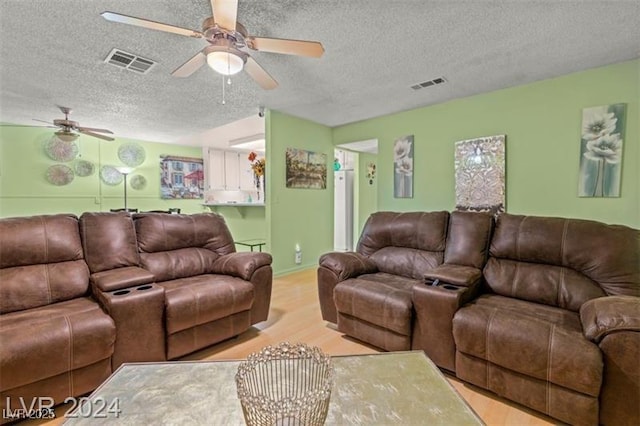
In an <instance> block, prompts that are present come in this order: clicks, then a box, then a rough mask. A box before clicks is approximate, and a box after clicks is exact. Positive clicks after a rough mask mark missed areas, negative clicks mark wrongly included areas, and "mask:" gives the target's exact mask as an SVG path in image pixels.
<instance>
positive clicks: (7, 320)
mask: <svg viewBox="0 0 640 426" xmlns="http://www.w3.org/2000/svg"><path fill="white" fill-rule="evenodd" d="M115 340H116V328H115V325H114V322H113V320H112V319H111V317H109V316H108V315H107V314H105V313H104V312H103V310H102V309H101V308H100V305H99V304H98V303H97V302H96V301H95V300H94V299H93V298H92V297H91V292H90V288H89V270H88V269H87V265H86V263H85V261H84V258H83V251H82V245H81V242H80V233H79V231H78V219H77V218H76V217H75V216H72V215H51V216H33V217H28V218H11V219H2V220H0V408H1V409H2V412H3V413H7V412H8V411H11V410H17V409H18V408H20V407H21V401H20V398H22V401H23V402H24V404H25V405H26V407H29V406H30V404H31V403H32V402H34V401H35V400H34V398H46V399H44V400H42V401H43V403H44V404H45V405H46V404H47V403H48V402H49V401H50V400H48V399H49V398H50V399H51V400H52V401H55V403H60V402H62V401H63V400H64V399H65V398H66V397H69V396H79V395H82V394H85V393H87V392H89V391H91V390H93V389H94V388H96V387H97V386H98V385H99V384H100V383H102V381H103V380H104V379H106V378H107V377H108V376H109V374H111V355H112V353H113V348H114V341H115ZM7 402H9V404H8V405H7ZM35 407H38V405H35ZM5 410H8V411H5ZM3 417H5V416H3ZM8 420H10V419H8V418H2V419H1V421H0V422H6V421H8Z"/></svg>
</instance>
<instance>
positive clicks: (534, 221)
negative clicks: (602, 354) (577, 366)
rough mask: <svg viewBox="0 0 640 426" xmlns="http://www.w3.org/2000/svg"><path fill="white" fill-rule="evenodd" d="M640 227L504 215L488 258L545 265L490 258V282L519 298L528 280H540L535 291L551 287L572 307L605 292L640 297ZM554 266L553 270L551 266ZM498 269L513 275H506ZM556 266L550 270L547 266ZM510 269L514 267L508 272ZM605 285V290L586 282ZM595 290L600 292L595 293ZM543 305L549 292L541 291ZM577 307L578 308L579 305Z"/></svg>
mask: <svg viewBox="0 0 640 426" xmlns="http://www.w3.org/2000/svg"><path fill="white" fill-rule="evenodd" d="M639 245H640V231H638V230H635V229H632V228H629V227H626V226H621V225H606V224H604V223H599V222H594V221H588V220H579V219H563V218H552V217H532V216H518V215H511V214H506V213H505V214H502V215H500V217H499V218H498V221H497V225H496V230H495V233H494V237H493V239H492V240H491V248H490V256H491V257H493V258H497V259H504V260H511V261H514V262H518V263H519V265H520V267H522V266H523V265H524V264H527V263H528V264H534V265H536V264H537V265H541V266H542V268H541V269H533V268H531V269H528V270H526V271H520V272H518V271H517V269H516V268H518V266H513V267H509V266H504V265H505V264H504V263H496V262H489V263H488V264H487V267H486V268H485V275H486V277H487V284H488V285H489V286H490V287H491V289H492V290H493V291H495V292H496V293H499V294H503V295H507V296H513V297H521V294H520V289H521V288H524V286H523V285H522V284H524V281H529V282H531V281H533V280H532V278H531V276H530V275H529V274H531V273H534V274H535V276H534V278H535V280H536V281H537V283H536V286H537V290H536V291H533V292H530V293H529V295H527V296H525V295H522V296H523V297H524V298H529V299H531V297H530V294H531V293H536V292H537V291H539V290H540V289H542V288H543V287H545V288H546V287H553V288H554V289H555V292H556V294H557V295H556V296H555V299H556V300H558V301H562V300H567V301H570V302H569V304H568V305H563V304H562V303H559V304H557V306H560V307H566V308H568V309H572V310H576V311H577V309H579V307H580V305H581V304H582V303H584V302H586V300H590V299H591V298H594V297H599V296H604V295H605V293H604V292H606V294H607V295H630V296H639V295H640V259H639V258H638V246H639ZM553 266H555V268H553ZM497 267H500V268H502V269H504V271H505V272H507V273H510V274H511V275H513V280H511V279H509V278H508V277H505V276H504V274H503V273H502V271H493V270H492V269H493V268H497ZM549 267H552V268H549ZM507 269H512V270H513V272H512V273H511V272H509V270H507ZM594 285H597V286H599V287H600V288H602V290H603V291H604V292H597V291H594V290H593V289H588V290H584V289H583V286H590V287H593V286H594ZM596 293H599V294H598V295H596ZM540 294H541V299H539V300H534V301H538V302H540V303H549V302H548V300H549V290H548V289H545V290H544V291H542V292H541V293H540ZM576 306H577V308H576Z"/></svg>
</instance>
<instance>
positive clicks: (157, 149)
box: [0, 127, 266, 240]
mask: <svg viewBox="0 0 640 426" xmlns="http://www.w3.org/2000/svg"><path fill="white" fill-rule="evenodd" d="M51 135H52V131H51V130H49V129H40V128H29V127H0V217H11V216H29V215H35V214H49V213H74V214H76V215H80V214H81V213H83V212H86V211H109V209H112V208H122V207H124V204H123V203H124V201H123V200H124V186H123V184H122V183H121V184H119V185H115V186H110V185H106V184H104V183H103V182H102V181H101V179H100V176H99V168H100V166H99V165H100V164H105V165H114V166H121V165H123V164H122V162H121V161H120V160H119V159H118V147H119V146H120V145H121V144H122V143H126V142H135V143H138V144H140V145H141V146H142V147H143V148H144V150H145V153H146V159H145V161H144V163H142V164H141V165H140V166H138V167H136V169H135V171H134V173H133V174H134V175H135V174H140V175H142V176H144V177H145V178H146V180H147V185H146V187H145V188H144V189H141V190H134V189H133V188H131V185H130V184H131V181H130V179H129V181H128V187H127V188H128V189H127V204H128V206H129V207H132V208H137V209H138V210H139V211H146V210H166V209H168V208H169V207H179V208H180V209H181V210H182V213H199V212H203V211H208V210H207V209H205V208H204V207H203V206H202V202H203V200H200V199H198V200H163V199H161V198H160V169H159V164H160V156H161V155H175V156H185V157H195V158H202V148H201V147H191V146H181V145H170V144H162V143H153V142H146V141H138V140H132V139H126V138H117V139H116V140H115V141H113V142H107V141H102V140H100V139H96V138H92V137H88V136H84V135H82V136H80V138H78V142H77V143H78V144H79V147H80V154H79V155H80V156H79V157H78V158H81V159H83V160H87V161H91V162H93V163H94V164H96V170H95V172H94V174H93V175H91V176H87V177H79V176H76V177H75V178H74V180H73V181H72V182H71V183H70V184H68V185H65V186H55V185H52V184H50V183H49V182H47V180H46V179H45V173H46V170H47V168H48V167H49V166H52V165H54V164H58V163H57V162H56V161H54V160H52V159H50V158H49V157H48V156H47V155H46V154H45V152H44V149H43V145H44V143H45V142H46V141H48V140H49V139H50V138H51ZM64 164H66V165H68V166H70V167H72V166H73V161H71V162H68V163H64ZM219 213H221V214H222V215H223V216H225V219H226V220H227V222H228V224H229V227H230V228H231V232H232V233H233V235H234V238H235V239H238V240H239V239H248V238H257V237H264V236H265V234H266V232H265V219H264V218H265V212H264V209H263V208H255V209H252V210H249V209H247V212H242V213H243V214H244V217H243V216H242V215H241V214H240V213H241V212H239V211H238V210H237V209H233V208H229V209H226V208H224V209H220V211H219Z"/></svg>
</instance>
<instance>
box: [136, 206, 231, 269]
mask: <svg viewBox="0 0 640 426" xmlns="http://www.w3.org/2000/svg"><path fill="white" fill-rule="evenodd" d="M158 214H162V213H158ZM166 216H170V215H166ZM219 257H220V256H218V255H217V254H216V253H215V252H213V251H211V250H207V249H203V248H197V247H191V248H183V249H178V250H170V251H160V252H157V253H141V254H140V259H141V262H142V267H143V268H144V269H146V270H148V271H149V272H151V273H152V274H153V276H154V277H155V279H156V281H167V280H174V279H178V278H187V277H192V276H195V275H202V274H208V273H211V272H213V271H214V267H213V264H214V262H215V261H216V259H218V258H219Z"/></svg>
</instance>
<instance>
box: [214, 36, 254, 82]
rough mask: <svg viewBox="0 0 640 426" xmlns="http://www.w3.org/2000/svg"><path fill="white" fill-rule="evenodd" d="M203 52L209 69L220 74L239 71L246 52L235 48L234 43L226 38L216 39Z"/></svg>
mask: <svg viewBox="0 0 640 426" xmlns="http://www.w3.org/2000/svg"><path fill="white" fill-rule="evenodd" d="M204 53H205V54H206V55H207V64H208V65H209V66H210V67H211V69H213V70H214V71H215V72H217V73H219V74H222V75H234V74H237V73H239V72H240V71H242V68H243V67H244V62H245V60H246V59H247V54H246V53H243V52H241V51H240V50H238V49H236V47H235V45H234V44H233V43H232V42H231V41H229V40H226V39H218V40H216V44H215V46H209V47H207V48H206V50H205V51H204Z"/></svg>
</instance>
